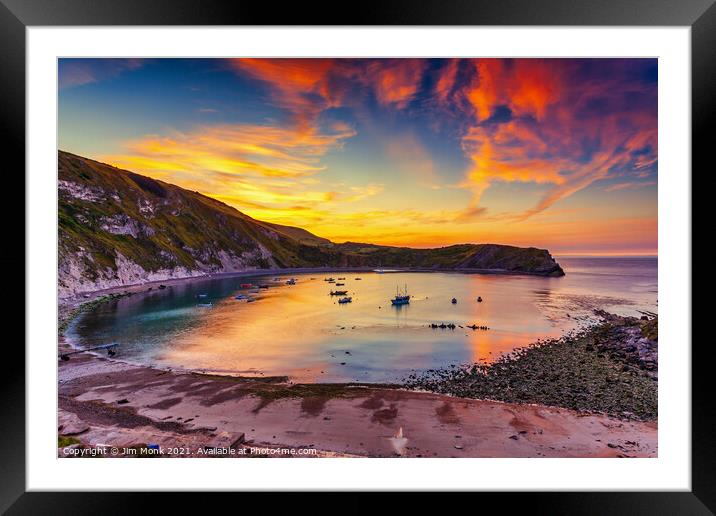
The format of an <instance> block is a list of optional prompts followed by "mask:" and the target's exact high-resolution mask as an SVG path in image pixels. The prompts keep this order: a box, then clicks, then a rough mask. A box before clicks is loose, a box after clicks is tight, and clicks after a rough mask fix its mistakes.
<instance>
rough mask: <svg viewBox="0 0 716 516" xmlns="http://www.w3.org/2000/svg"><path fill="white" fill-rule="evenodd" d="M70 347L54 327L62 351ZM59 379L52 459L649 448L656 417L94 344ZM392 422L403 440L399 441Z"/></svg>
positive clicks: (644, 451)
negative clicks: (113, 453)
mask: <svg viewBox="0 0 716 516" xmlns="http://www.w3.org/2000/svg"><path fill="white" fill-rule="evenodd" d="M349 270H350V271H355V272H365V271H369V270H372V269H320V270H316V269H292V270H286V269H281V270H276V271H271V270H260V271H245V272H241V273H228V274H222V275H216V274H212V275H207V276H200V277H190V278H181V279H173V280H164V281H157V282H152V283H146V284H140V285H133V286H123V287H116V288H112V289H107V290H103V291H98V292H94V293H92V294H91V295H90V296H89V297H84V296H76V297H74V298H71V299H64V300H60V319H61V320H62V318H63V317H65V318H66V317H72V316H74V315H77V313H76V310H77V308H78V307H79V306H80V305H81V304H83V303H90V304H92V303H93V302H95V303H96V302H101V301H102V299H103V298H104V297H105V296H109V295H118V294H119V295H125V294H129V293H141V292H146V291H148V290H149V289H150V288H152V289H153V288H155V287H156V286H158V285H159V284H164V285H167V286H169V285H177V284H183V283H189V282H195V281H202V280H206V279H213V278H224V277H248V276H259V275H260V276H263V275H271V274H300V273H315V274H320V273H336V272H345V271H349ZM73 310H75V312H74V313H73ZM72 349H73V348H71V346H70V343H68V342H67V341H66V340H65V339H64V338H63V337H62V336H60V339H59V350H58V351H59V353H60V354H62V353H63V352H67V351H70V350H72ZM58 380H59V381H58V395H59V399H58V402H59V415H58V434H59V435H60V436H63V437H64V438H65V440H66V443H68V444H69V446H66V447H59V448H58V456H60V457H67V456H73V455H72V454H74V453H79V451H78V450H81V449H82V448H84V449H87V450H91V449H96V448H97V446H99V445H109V446H112V447H116V448H117V449H119V450H120V454H119V455H118V456H128V455H127V453H130V455H129V456H131V449H137V448H143V447H146V446H147V445H148V444H156V445H158V446H160V447H161V450H162V455H164V456H173V457H181V456H206V455H205V452H206V450H224V451H225V450H234V452H233V453H232V454H228V453H217V454H216V455H209V456H218V457H245V456H285V455H274V454H272V453H271V451H273V452H277V453H278V452H281V451H283V452H284V453H286V452H285V450H294V452H297V451H300V452H301V453H304V455H301V456H318V457H334V456H355V457H397V456H403V457H656V456H657V433H658V432H657V423H656V422H639V421H623V420H619V419H615V418H611V417H607V416H603V415H594V414H586V413H581V412H576V411H573V410H568V409H563V408H555V407H547V406H541V405H526V404H511V403H502V402H496V401H486V400H478V399H468V398H459V397H451V396H448V395H440V394H432V393H427V392H415V391H408V390H402V389H398V388H394V387H391V386H380V385H358V384H293V383H291V382H289V381H288V379H286V378H262V379H256V378H242V377H231V376H215V375H204V374H200V373H197V372H192V371H178V370H169V369H167V370H161V369H157V368H153V367H148V366H143V365H136V364H131V363H127V362H122V361H118V360H113V359H108V358H105V357H103V356H100V355H99V354H92V353H79V354H75V355H72V356H71V358H70V360H68V361H62V360H58ZM400 428H402V429H403V435H404V439H395V438H394V436H395V435H396V433H397V432H398V429H400ZM72 443H74V444H72ZM125 448H127V449H128V450H129V451H127V452H123V451H122V450H124V449H125ZM103 449H104V448H103ZM73 450H74V451H73ZM306 450H307V451H306ZM306 453H310V455H305V454H306ZM288 456H293V455H290V454H289V455H288Z"/></svg>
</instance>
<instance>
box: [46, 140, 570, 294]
mask: <svg viewBox="0 0 716 516" xmlns="http://www.w3.org/2000/svg"><path fill="white" fill-rule="evenodd" d="M58 172H59V182H58V197H59V203H58V210H59V215H58V226H59V271H58V272H59V281H58V283H59V284H58V290H59V296H60V297H61V298H62V297H68V296H72V295H75V294H77V293H82V292H90V291H94V290H99V289H103V288H109V287H115V286H121V285H130V284H135V283H143V282H147V281H157V280H163V279H168V278H179V277H190V276H199V275H203V274H207V273H215V272H235V271H245V270H251V269H268V268H289V267H376V266H378V265H380V266H383V267H416V268H429V269H489V270H493V271H495V272H518V273H527V274H539V275H549V276H561V275H564V272H563V271H562V269H561V268H560V267H559V265H558V264H557V262H555V260H554V259H553V258H552V257H551V256H550V254H549V253H548V252H547V251H546V250H543V249H535V248H519V247H511V246H502V245H497V244H463V245H456V246H449V247H443V248H438V249H410V248H405V247H389V246H378V245H371V244H360V243H352V242H346V243H343V244H334V243H332V242H330V241H329V240H327V239H325V238H321V237H318V236H316V235H313V234H312V233H310V232H308V231H306V230H304V229H301V228H295V227H290V226H281V225H278V224H271V223H268V222H262V221H259V220H255V219H253V218H251V217H249V216H248V215H245V214H243V213H241V212H240V211H238V210H236V209H234V208H232V207H230V206H227V205H226V204H224V203H222V202H219V201H217V200H215V199H212V198H209V197H206V196H204V195H202V194H200V193H198V192H192V191H189V190H185V189H183V188H180V187H178V186H175V185H171V184H169V183H165V182H163V181H158V180H155V179H151V178H149V177H146V176H142V175H139V174H135V173H133V172H129V171H126V170H121V169H118V168H115V167H112V166H109V165H106V164H103V163H99V162H97V161H93V160H91V159H88V158H83V157H80V156H76V155H74V154H70V153H67V152H63V151H60V152H59V170H58Z"/></svg>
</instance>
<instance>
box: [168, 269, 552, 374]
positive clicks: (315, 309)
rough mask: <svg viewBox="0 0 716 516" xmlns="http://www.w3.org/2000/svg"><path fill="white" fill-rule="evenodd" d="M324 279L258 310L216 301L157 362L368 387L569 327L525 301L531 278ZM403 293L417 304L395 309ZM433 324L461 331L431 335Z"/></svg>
mask: <svg viewBox="0 0 716 516" xmlns="http://www.w3.org/2000/svg"><path fill="white" fill-rule="evenodd" d="M333 276H334V277H335V275H333ZM311 277H313V278H315V279H311ZM325 277H327V276H325V275H320V276H300V277H298V282H297V284H296V285H285V284H278V283H274V284H275V285H276V286H272V288H270V289H267V290H263V289H262V290H261V291H260V293H259V294H255V296H256V298H257V301H256V302H253V303H247V302H245V301H238V300H235V299H234V298H233V295H232V296H227V297H225V298H224V299H219V300H214V306H213V308H210V309H205V314H204V315H203V316H202V317H201V319H200V322H199V324H197V325H195V326H194V327H193V328H191V329H190V330H188V331H185V332H183V333H181V334H179V335H177V336H176V338H175V339H173V342H172V344H171V346H170V347H168V348H167V349H166V350H165V351H164V353H162V354H161V355H160V356H159V357H158V360H159V361H160V362H164V363H167V364H175V365H176V364H187V365H189V364H191V367H193V368H199V369H205V370H209V371H214V372H233V373H238V374H257V375H260V374H264V375H275V374H288V375H289V376H291V377H293V378H295V379H298V380H300V381H312V382H313V381H343V380H346V379H352V380H361V379H363V378H366V379H373V378H374V376H375V375H374V374H373V369H375V368H376V367H377V368H379V369H383V370H388V371H389V370H391V369H394V370H396V371H405V370H410V369H424V368H426V366H427V367H439V366H440V365H444V364H442V363H437V362H436V363H433V360H431V357H435V356H438V357H440V360H439V362H445V361H447V362H448V363H464V362H474V361H480V360H483V361H490V360H492V359H494V358H496V357H497V356H498V355H499V354H500V353H504V352H509V351H511V350H512V349H514V348H515V347H517V346H523V345H526V344H528V343H530V342H533V341H534V340H536V339H537V338H539V337H545V336H556V335H558V334H559V333H560V332H561V331H562V330H563V329H564V327H565V326H564V325H557V324H554V323H553V322H550V321H549V320H548V319H546V318H545V317H544V316H543V315H542V314H541V312H540V310H539V309H538V308H537V307H536V306H535V304H534V303H533V302H532V299H531V298H530V296H529V295H525V291H524V280H525V278H519V279H518V281H516V282H515V281H510V280H511V279H513V278H506V277H501V278H496V277H489V276H477V275H463V274H433V273H431V274H424V273H423V274H416V273H400V274H397V273H395V274H372V273H363V274H348V273H346V274H342V275H340V277H345V278H346V279H345V280H344V282H345V283H346V286H345V287H335V286H333V285H332V284H330V283H327V282H325V281H323V279H324V278H325ZM357 277H360V278H361V280H356V278H357ZM528 280H532V281H533V282H535V283H538V284H545V283H549V282H551V281H553V280H550V279H545V278H528ZM557 281H558V280H557ZM262 282H266V280H262ZM269 282H270V281H269ZM270 283H273V282H270ZM406 284H407V286H408V290H409V292H410V294H411V295H412V296H413V298H412V299H411V302H410V304H409V305H406V306H402V307H393V306H392V305H391V304H390V299H391V297H392V296H393V295H395V290H396V286H399V287H400V288H401V289H402V288H404V286H405V285H406ZM337 288H340V289H347V290H348V291H349V292H348V294H349V295H350V296H351V297H352V298H353V301H352V302H351V303H348V304H343V305H342V304H339V303H338V297H336V296H330V295H328V294H329V292H330V291H331V290H332V289H337ZM237 292H243V290H237ZM478 296H481V297H482V298H483V302H482V303H478V302H477V301H476V299H477V297H478ZM452 297H456V298H457V299H458V303H457V304H452V303H451V299H452ZM433 322H434V323H437V324H440V323H443V322H444V323H454V324H456V325H460V326H463V327H462V328H460V327H457V328H456V329H455V330H450V329H432V328H430V327H429V326H428V325H429V324H430V323H433ZM469 324H477V325H486V326H489V327H490V329H489V330H479V329H478V330H472V329H469V328H466V327H465V326H466V325H469ZM346 352H348V353H346ZM367 354H371V355H374V356H373V357H372V358H371V357H368V356H365V355H367ZM357 357H359V358H360V360H356V358H357ZM351 362H352V364H351ZM361 365H362V366H363V367H362V369H363V370H361ZM383 376H387V377H389V376H390V375H389V374H387V375H383ZM386 379H387V378H386Z"/></svg>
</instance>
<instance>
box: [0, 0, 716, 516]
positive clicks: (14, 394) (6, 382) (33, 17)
mask: <svg viewBox="0 0 716 516" xmlns="http://www.w3.org/2000/svg"><path fill="white" fill-rule="evenodd" d="M714 1H715V0H539V1H538V0H501V1H494V0H452V1H449V2H441V1H439V0H423V1H421V2H410V1H408V0H402V1H400V0H383V1H381V2H371V3H367V2H361V3H360V5H355V8H354V9H350V5H349V4H342V5H341V6H336V5H333V6H332V7H330V8H329V7H327V6H323V5H321V3H312V4H310V5H307V4H304V3H295V4H289V3H282V4H280V7H277V5H278V4H271V3H266V2H244V1H242V0H239V1H226V0H203V1H202V0H154V1H152V0H121V1H120V0H94V1H86V0H0V92H2V94H1V95H0V105H1V106H2V109H0V120H1V125H0V134H2V138H0V146H1V147H2V150H3V151H4V152H3V154H2V155H3V156H4V157H5V160H4V164H5V165H6V166H7V168H6V169H5V174H4V176H3V181H4V186H5V190H6V192H13V194H12V195H11V196H8V197H10V198H9V199H7V200H6V201H5V202H4V203H3V209H4V211H5V215H6V218H5V220H6V221H8V220H12V221H13V222H14V223H13V224H8V225H7V226H8V227H4V228H3V232H4V234H5V237H6V239H7V240H6V242H11V243H12V245H5V246H2V249H1V250H0V264H2V266H3V268H4V269H3V270H5V271H19V270H23V271H24V272H25V276H27V275H28V274H31V273H32V271H28V270H26V268H25V251H24V249H25V248H24V245H21V244H22V243H23V242H24V241H25V240H24V239H25V228H24V225H23V224H20V223H19V220H18V218H19V214H20V213H23V214H24V198H25V196H24V195H19V192H26V190H25V184H24V183H25V180H24V170H25V151H24V149H25V59H26V55H25V50H26V49H25V30H26V29H27V28H28V27H31V26H62V25H73V26H87V25H101V26H112V25H145V26H146V25H273V26H275V25H313V26H315V25H430V26H434V25H482V26H484V25H513V26H514V25H576V26H588V25H603V26H630V25H635V26H689V27H691V52H692V53H691V59H692V62H691V65H692V68H691V70H692V77H691V79H692V164H693V165H692V170H693V169H695V168H697V167H699V168H704V169H705V168H706V159H707V152H708V150H709V148H710V147H711V146H713V138H712V137H711V132H710V131H709V129H710V128H711V127H713V122H714V112H715V109H714V107H715V103H714V98H715V95H714V92H716V5H715V4H714ZM338 7H340V8H338ZM326 13H328V14H326ZM48 116H49V115H48ZM702 172H704V173H705V172H707V171H706V170H702ZM683 174H684V180H690V177H693V171H683ZM689 175H690V176H689ZM13 200H14V202H15V203H17V205H15V206H13ZM23 220H24V219H23ZM691 252H692V253H693V249H692V251H691ZM694 265H695V262H694ZM8 276H9V277H8V278H7V279H6V281H5V283H6V288H7V289H8V292H14V293H16V294H14V295H13V299H12V302H13V304H14V305H15V309H16V310H18V309H20V308H19V307H23V308H21V309H24V308H25V304H24V303H22V302H21V300H20V299H19V297H20V296H19V293H20V292H24V288H23V287H24V284H21V282H24V278H22V277H21V275H20V274H16V273H12V274H9V275H8ZM23 298H24V296H23ZM8 313H9V312H8ZM692 320H693V318H692ZM18 343H19V339H17V340H14V341H11V340H7V341H6V343H5V346H4V348H3V361H2V363H3V365H4V366H5V367H4V368H3V373H2V375H0V381H1V382H2V391H0V397H1V399H2V405H0V406H2V407H3V409H4V414H3V415H2V418H1V419H0V421H2V425H1V426H0V428H2V439H0V478H2V482H0V510H1V511H6V510H7V512H8V514H27V513H32V514H34V513H42V514H113V513H122V514H131V513H143V512H144V509H146V508H147V506H146V503H147V501H146V499H145V498H146V497H147V496H150V495H147V494H139V493H97V492H95V493H77V492H74V493H57V492H53V493H39V492H29V493H28V492H25V491H26V489H25V467H26V464H25V456H26V455H25V453H26V446H27V444H28V443H26V442H25V367H24V364H25V351H24V349H23V348H22V347H21V346H19V345H18ZM683 344H684V347H685V348H686V345H688V344H690V343H683ZM695 344H696V343H695ZM710 344H711V343H710V341H705V342H703V343H702V345H701V346H699V345H693V346H692V410H691V413H692V456H691V465H692V476H691V480H692V490H691V491H690V492H654V491H652V492H639V493H637V492H609V493H597V492H594V493H575V492H571V493H537V492H533V493H520V494H516V493H509V494H502V495H500V494H496V493H494V494H493V493H485V494H480V496H481V497H485V498H497V497H501V498H508V497H509V500H510V502H509V503H510V505H512V506H514V505H515V504H518V505H522V504H525V506H529V510H530V511H531V512H533V513H539V514H542V513H546V514H608V513H613V514H622V513H627V512H628V513H630V514H713V513H714V512H715V511H716V488H715V486H716V474H715V471H716V468H715V467H714V465H716V445H715V444H714V442H715V439H714V436H715V435H716V424H715V423H714V421H715V420H714V417H713V409H712V407H713V401H712V394H711V392H712V389H711V387H710V385H709V384H707V381H708V379H709V376H710V374H712V373H710V371H709V368H710V367H711V365H710V360H708V358H709V356H708V355H709V350H708V348H709V346H710ZM157 496H161V495H153V497H154V498H156V497H157ZM419 499H420V498H418V500H419ZM497 501H499V502H500V503H504V502H505V501H506V500H497ZM161 503H162V507H163V511H164V512H168V511H169V510H171V509H172V507H174V506H180V507H183V508H184V509H188V508H189V505H187V503H188V500H187V496H186V495H183V494H171V495H170V496H161ZM294 503H295V502H294ZM331 503H332V502H330V501H328V502H326V504H327V505H331ZM458 503H459V502H458ZM480 503H482V502H480ZM348 505H352V506H353V508H354V509H360V507H363V508H364V509H365V510H370V508H371V504H370V503H363V502H358V503H355V504H348ZM244 506H245V505H244ZM342 507H343V508H345V507H346V505H345V504H342Z"/></svg>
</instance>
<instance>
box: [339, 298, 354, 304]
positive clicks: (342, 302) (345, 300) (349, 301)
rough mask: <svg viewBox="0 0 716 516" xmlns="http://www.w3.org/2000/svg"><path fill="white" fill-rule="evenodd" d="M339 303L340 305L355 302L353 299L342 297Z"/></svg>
mask: <svg viewBox="0 0 716 516" xmlns="http://www.w3.org/2000/svg"><path fill="white" fill-rule="evenodd" d="M338 302H339V303H340V304H345V303H351V302H353V298H352V297H342V298H340V299H339V300H338Z"/></svg>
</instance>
